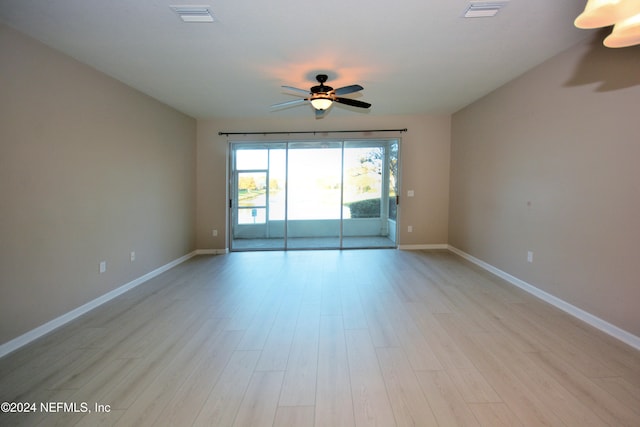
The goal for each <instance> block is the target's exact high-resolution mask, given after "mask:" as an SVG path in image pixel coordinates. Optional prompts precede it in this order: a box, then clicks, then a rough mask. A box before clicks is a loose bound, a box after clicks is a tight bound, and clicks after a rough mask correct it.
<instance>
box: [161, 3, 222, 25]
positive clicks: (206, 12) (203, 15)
mask: <svg viewBox="0 0 640 427" xmlns="http://www.w3.org/2000/svg"><path fill="white" fill-rule="evenodd" d="M170 7H171V10H173V11H174V12H175V13H177V14H178V16H180V19H182V20H183V21H184V22H214V21H215V20H216V19H215V16H214V15H213V13H212V12H211V6H170Z"/></svg>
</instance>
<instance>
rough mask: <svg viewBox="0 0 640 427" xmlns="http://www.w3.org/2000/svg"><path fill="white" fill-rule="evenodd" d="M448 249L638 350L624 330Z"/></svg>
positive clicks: (635, 341)
mask: <svg viewBox="0 0 640 427" xmlns="http://www.w3.org/2000/svg"><path fill="white" fill-rule="evenodd" d="M448 249H449V250H450V251H451V252H453V253H454V254H456V255H459V256H461V257H462V258H464V259H466V260H467V261H470V262H472V263H474V264H476V265H477V266H479V267H481V268H483V269H485V270H487V271H488V272H490V273H493V274H495V275H496V276H498V277H500V278H501V279H504V280H506V281H507V282H509V283H511V284H512V285H514V286H517V287H518V288H520V289H522V290H524V291H526V292H528V293H530V294H531V295H533V296H535V297H537V298H540V299H541V300H543V301H545V302H548V303H549V304H551V305H553V306H554V307H557V308H559V309H560V310H562V311H564V312H566V313H568V314H570V315H572V316H573V317H576V318H578V319H580V320H582V321H583V322H585V323H587V324H589V325H591V326H593V327H594V328H596V329H599V330H601V331H602V332H604V333H606V334H608V335H611V336H612V337H614V338H616V339H618V340H620V341H622V342H624V343H625V344H628V345H630V346H631V347H633V348H635V349H637V350H640V337H637V336H635V335H633V334H632V333H630V332H627V331H625V330H624V329H621V328H619V327H617V326H615V325H612V324H611V323H609V322H607V321H605V320H602V319H600V318H599V317H597V316H594V315H593V314H591V313H589V312H587V311H584V310H582V309H581V308H578V307H576V306H574V305H571V304H569V303H568V302H566V301H564V300H562V299H560V298H558V297H556V296H553V295H551V294H549V293H547V292H545V291H543V290H541V289H538V288H536V287H535V286H533V285H531V284H529V283H527V282H525V281H524V280H520V279H518V278H517V277H514V276H512V275H510V274H509V273H506V272H504V271H502V270H500V269H498V268H496V267H494V266H492V265H491V264H487V263H486V262H484V261H482V260H480V259H478V258H476V257H474V256H473V255H469V254H468V253H466V252H463V251H461V250H460V249H458V248H455V247H453V246H451V245H448Z"/></svg>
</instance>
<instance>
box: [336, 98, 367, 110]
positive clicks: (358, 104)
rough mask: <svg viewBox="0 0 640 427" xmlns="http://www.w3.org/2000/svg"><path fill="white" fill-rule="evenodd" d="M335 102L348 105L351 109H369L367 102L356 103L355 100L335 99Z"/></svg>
mask: <svg viewBox="0 0 640 427" xmlns="http://www.w3.org/2000/svg"><path fill="white" fill-rule="evenodd" d="M335 101H336V102H339V103H340V104H345V105H350V106H352V107H358V108H369V107H371V104H369V103H368V102H362V101H358V100H357V99H351V98H336V99H335Z"/></svg>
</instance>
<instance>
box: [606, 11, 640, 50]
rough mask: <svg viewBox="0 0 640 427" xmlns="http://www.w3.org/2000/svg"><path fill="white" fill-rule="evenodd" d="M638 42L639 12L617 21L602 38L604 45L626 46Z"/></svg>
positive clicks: (639, 36) (639, 33)
mask: <svg viewBox="0 0 640 427" xmlns="http://www.w3.org/2000/svg"><path fill="white" fill-rule="evenodd" d="M636 44H640V13H639V14H637V15H635V16H632V17H631V18H628V19H625V20H623V21H620V22H618V23H617V24H616V25H614V26H613V31H612V32H611V34H609V35H608V36H607V37H606V38H605V39H604V45H605V46H606V47H628V46H633V45H636Z"/></svg>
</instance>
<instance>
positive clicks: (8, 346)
mask: <svg viewBox="0 0 640 427" xmlns="http://www.w3.org/2000/svg"><path fill="white" fill-rule="evenodd" d="M197 252H198V251H194V252H191V253H189V254H187V255H184V256H182V257H180V258H178V259H176V260H173V261H171V262H170V263H168V264H165V265H163V266H162V267H158V268H156V269H155V270H153V271H150V272H149V273H147V274H145V275H143V276H140V277H138V278H137V279H135V280H132V281H131V282H129V283H127V284H124V285H122V286H120V287H119V288H117V289H114V290H112V291H110V292H107V293H106V294H104V295H102V296H100V297H98V298H96V299H94V300H92V301H89V302H88V303H86V304H84V305H81V306H80V307H78V308H76V309H73V310H71V311H70V312H68V313H65V314H63V315H62V316H60V317H57V318H55V319H53V320H51V321H49V322H47V323H45V324H43V325H40V326H38V327H37V328H35V329H32V330H30V331H29V332H27V333H25V334H22V335H20V336H19V337H16V338H14V339H12V340H11V341H8V342H6V343H4V344H2V345H0V357H3V356H5V355H7V354H9V353H12V352H14V351H16V350H17V349H19V348H20V347H23V346H25V345H27V344H29V343H30V342H31V341H34V340H36V339H38V338H40V337H41V336H43V335H45V334H48V333H49V332H51V331H53V330H54V329H57V328H59V327H60V326H62V325H64V324H66V323H69V322H71V321H72V320H74V319H76V318H78V317H80V316H82V315H83V314H85V313H88V312H89V311H91V310H93V309H94V308H96V307H99V306H101V305H102V304H104V303H106V302H108V301H110V300H112V299H114V298H115V297H117V296H119V295H122V294H123V293H125V292H127V291H129V290H131V289H133V288H135V287H136V286H138V285H141V284H142V283H144V282H146V281H147V280H150V279H152V278H154V277H156V276H158V275H160V274H162V273H164V272H165V271H167V270H169V269H171V268H173V267H175V266H176V265H178V264H181V263H183V262H185V261H186V260H188V259H190V258H192V257H194V256H195V255H197Z"/></svg>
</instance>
